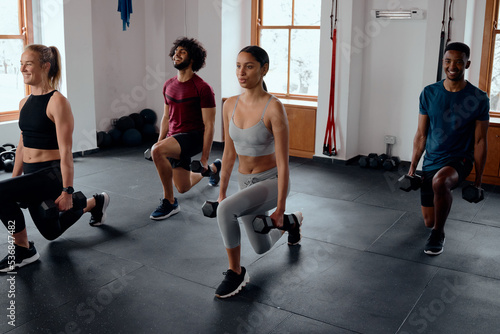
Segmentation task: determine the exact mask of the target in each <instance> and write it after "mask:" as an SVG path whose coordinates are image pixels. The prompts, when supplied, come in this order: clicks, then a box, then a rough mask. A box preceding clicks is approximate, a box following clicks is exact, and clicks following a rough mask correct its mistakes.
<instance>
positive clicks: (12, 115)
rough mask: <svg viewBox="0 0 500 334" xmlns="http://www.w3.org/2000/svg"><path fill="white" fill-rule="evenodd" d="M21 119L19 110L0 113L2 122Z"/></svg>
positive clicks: (0, 121)
mask: <svg viewBox="0 0 500 334" xmlns="http://www.w3.org/2000/svg"><path fill="white" fill-rule="evenodd" d="M18 119H19V111H17V110H16V111H6V112H2V113H0V123H3V122H7V121H17V120H18Z"/></svg>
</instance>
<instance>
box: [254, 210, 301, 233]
mask: <svg viewBox="0 0 500 334" xmlns="http://www.w3.org/2000/svg"><path fill="white" fill-rule="evenodd" d="M294 223H295V220H294V219H293V215H292V214H285V215H283V227H281V228H280V230H285V231H288V230H290V229H291V228H292V227H293V224H294ZM252 226H253V230H254V231H255V232H257V233H260V234H267V233H269V231H271V229H273V228H276V227H275V226H274V225H273V221H272V219H271V217H269V216H265V215H258V216H257V217H255V219H254V220H253V222H252Z"/></svg>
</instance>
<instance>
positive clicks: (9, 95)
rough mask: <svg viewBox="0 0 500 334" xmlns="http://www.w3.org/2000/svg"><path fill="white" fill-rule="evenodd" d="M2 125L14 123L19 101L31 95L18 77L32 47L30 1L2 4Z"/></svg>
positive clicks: (22, 0) (0, 33)
mask: <svg viewBox="0 0 500 334" xmlns="http://www.w3.org/2000/svg"><path fill="white" fill-rule="evenodd" d="M0 13H2V20H0V122H1V121H7V120H15V119H17V118H18V115H19V110H18V108H19V101H20V100H21V99H22V98H23V97H24V96H26V95H27V94H28V90H27V89H28V88H27V87H26V86H25V85H24V83H23V78H22V76H21V74H20V73H19V60H20V58H21V53H22V52H23V49H24V47H25V46H26V45H28V44H29V43H32V40H31V36H32V33H31V31H32V25H31V23H30V22H31V21H32V20H31V0H8V1H7V0H2V1H0Z"/></svg>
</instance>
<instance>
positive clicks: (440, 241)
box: [424, 230, 444, 255]
mask: <svg viewBox="0 0 500 334" xmlns="http://www.w3.org/2000/svg"><path fill="white" fill-rule="evenodd" d="M443 246H444V232H442V233H441V232H439V231H437V230H432V231H431V235H430V236H429V239H427V243H426V244H425V248H424V253H425V254H427V255H439V254H441V253H442V252H443Z"/></svg>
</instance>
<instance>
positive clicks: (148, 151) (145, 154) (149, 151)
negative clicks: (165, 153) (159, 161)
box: [144, 148, 153, 161]
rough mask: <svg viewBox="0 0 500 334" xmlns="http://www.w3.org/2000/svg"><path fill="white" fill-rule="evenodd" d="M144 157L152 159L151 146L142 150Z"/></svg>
mask: <svg viewBox="0 0 500 334" xmlns="http://www.w3.org/2000/svg"><path fill="white" fill-rule="evenodd" d="M144 159H146V160H149V161H153V158H152V157H151V148H148V149H147V150H146V151H144Z"/></svg>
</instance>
